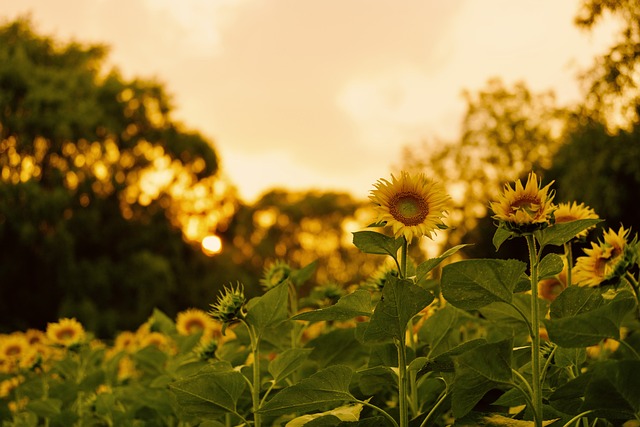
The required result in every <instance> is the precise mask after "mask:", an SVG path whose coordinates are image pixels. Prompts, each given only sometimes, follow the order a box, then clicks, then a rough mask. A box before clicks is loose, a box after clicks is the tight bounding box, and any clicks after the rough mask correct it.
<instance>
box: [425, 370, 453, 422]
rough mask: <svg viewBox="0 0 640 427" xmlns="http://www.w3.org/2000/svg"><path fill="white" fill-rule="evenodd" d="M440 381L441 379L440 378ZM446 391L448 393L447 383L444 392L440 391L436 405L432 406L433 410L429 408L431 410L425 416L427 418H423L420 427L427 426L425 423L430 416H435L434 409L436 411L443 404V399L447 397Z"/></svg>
mask: <svg viewBox="0 0 640 427" xmlns="http://www.w3.org/2000/svg"><path fill="white" fill-rule="evenodd" d="M440 379H442V378H440ZM442 381H443V382H444V379H442ZM447 391H448V387H447V383H446V382H445V383H444V390H442V393H440V396H438V400H437V401H436V404H435V405H433V408H431V410H430V411H429V413H428V414H427V416H426V417H425V419H424V420H422V423H420V427H426V425H427V421H429V419H430V418H431V416H432V415H433V414H435V412H436V409H438V407H439V406H440V404H441V403H442V402H444V399H445V398H446V397H447V394H448V393H447Z"/></svg>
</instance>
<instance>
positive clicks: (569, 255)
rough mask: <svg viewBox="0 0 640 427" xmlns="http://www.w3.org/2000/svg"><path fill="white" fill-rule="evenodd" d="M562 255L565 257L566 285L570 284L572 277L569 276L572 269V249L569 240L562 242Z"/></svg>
mask: <svg viewBox="0 0 640 427" xmlns="http://www.w3.org/2000/svg"><path fill="white" fill-rule="evenodd" d="M564 256H565V258H566V259H567V283H566V286H571V285H573V283H571V282H572V281H573V278H572V277H571V271H572V270H573V250H572V248H571V241H568V242H567V243H565V244H564Z"/></svg>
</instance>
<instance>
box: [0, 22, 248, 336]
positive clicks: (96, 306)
mask: <svg viewBox="0 0 640 427" xmlns="http://www.w3.org/2000/svg"><path fill="white" fill-rule="evenodd" d="M105 54H106V49H105V48H104V47H103V46H83V45H81V44H78V43H68V44H62V43H59V42H56V41H55V40H53V39H51V38H49V37H45V36H40V35H38V34H36V33H35V32H34V31H33V30H32V27H31V24H30V22H29V21H28V20H26V19H19V20H17V21H15V22H11V23H8V24H6V25H4V26H2V27H0V173H1V175H0V177H1V179H0V277H1V280H2V286H1V287H0V328H2V329H7V330H10V329H15V328H25V327H29V326H33V327H43V326H45V325H46V322H49V321H53V320H55V319H56V318H57V317H58V316H63V315H66V316H76V317H80V318H81V320H83V321H84V322H85V323H86V324H87V325H88V326H90V327H92V328H93V329H94V330H96V331H97V332H98V333H107V332H109V331H113V330H114V329H116V328H124V327H132V325H135V324H136V323H137V324H139V323H140V321H142V320H143V319H144V318H145V317H146V316H148V315H149V313H150V310H151V309H152V308H153V306H159V307H160V308H163V309H165V310H167V311H175V310H176V309H177V308H178V306H179V305H180V304H183V305H184V304H189V303H194V301H192V300H190V299H189V296H190V295H191V296H194V295H197V294H199V292H198V291H196V290H194V289H200V288H202V287H203V286H207V285H208V286H210V285H211V283H210V282H211V280H210V278H211V277H213V276H215V275H216V274H218V276H219V275H220V273H219V269H218V270H216V269H215V268H214V267H215V265H216V262H217V261H215V260H213V259H209V258H207V257H205V256H204V255H203V254H202V253H201V251H199V248H198V247H197V246H196V245H195V243H197V240H198V238H199V237H202V236H203V234H204V233H206V232H209V233H210V232H215V231H216V230H221V229H224V227H225V226H226V224H227V223H228V219H229V217H230V216H231V215H232V214H233V213H234V210H235V206H236V201H235V197H234V194H233V189H232V188H231V187H230V186H229V185H228V183H225V182H224V181H223V180H222V179H221V178H220V177H219V176H218V175H217V171H218V157H217V155H216V152H215V150H214V148H213V146H212V144H211V143H210V142H209V141H207V140H205V139H204V138H203V137H202V136H200V135H199V134H198V133H196V132H191V131H186V130H184V129H183V128H182V126H181V125H180V124H179V123H177V122H175V121H173V120H172V118H171V115H170V113H171V110H172V107H171V104H170V100H169V97H168V96H167V95H166V93H165V91H164V89H163V87H162V86H161V85H160V84H158V83H156V82H153V81H145V80H133V81H126V80H124V79H123V78H122V77H121V76H120V75H119V74H118V72H117V71H115V70H112V71H106V70H104V69H103V62H104V58H105ZM204 265H208V268H204V267H203V266H204ZM185 289H188V290H189V291H185ZM198 302H201V300H198Z"/></svg>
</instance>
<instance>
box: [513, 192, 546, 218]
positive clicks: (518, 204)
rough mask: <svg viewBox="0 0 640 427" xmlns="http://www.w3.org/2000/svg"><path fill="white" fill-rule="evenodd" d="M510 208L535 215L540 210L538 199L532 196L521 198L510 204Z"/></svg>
mask: <svg viewBox="0 0 640 427" xmlns="http://www.w3.org/2000/svg"><path fill="white" fill-rule="evenodd" d="M511 208H512V209H513V210H514V211H516V210H518V209H522V210H524V211H525V212H527V213H528V214H535V213H536V212H538V210H539V209H540V199H539V198H537V197H534V196H525V197H521V198H519V199H517V200H514V202H513V203H512V204H511Z"/></svg>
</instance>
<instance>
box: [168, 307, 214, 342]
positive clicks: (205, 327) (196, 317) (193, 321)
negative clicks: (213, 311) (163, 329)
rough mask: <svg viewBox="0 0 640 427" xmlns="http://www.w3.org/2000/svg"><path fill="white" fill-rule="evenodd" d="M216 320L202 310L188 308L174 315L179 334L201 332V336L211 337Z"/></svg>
mask: <svg viewBox="0 0 640 427" xmlns="http://www.w3.org/2000/svg"><path fill="white" fill-rule="evenodd" d="M215 327H216V322H214V321H213V319H212V318H211V317H210V316H209V315H208V314H207V312H206V311H204V310H199V309H197V308H189V309H187V310H185V311H181V312H180V313H178V315H177V316H176V329H177V330H178V333H179V334H180V335H191V334H196V333H198V332H202V338H203V339H205V338H209V339H210V338H212V337H213V332H214V329H215Z"/></svg>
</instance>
